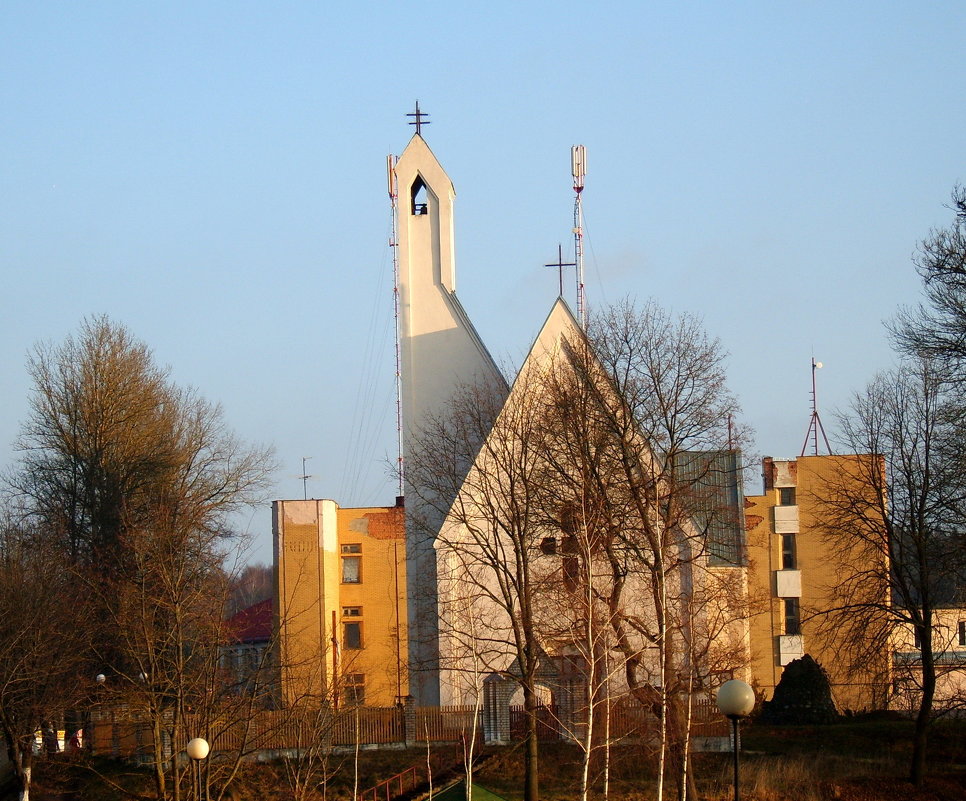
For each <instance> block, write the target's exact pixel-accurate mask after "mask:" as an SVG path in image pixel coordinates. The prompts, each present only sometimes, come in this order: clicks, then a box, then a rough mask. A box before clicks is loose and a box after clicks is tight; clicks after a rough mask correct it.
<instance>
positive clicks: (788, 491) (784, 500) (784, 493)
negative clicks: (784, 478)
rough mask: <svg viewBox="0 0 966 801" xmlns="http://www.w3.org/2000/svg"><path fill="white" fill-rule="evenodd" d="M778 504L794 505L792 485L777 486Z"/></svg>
mask: <svg viewBox="0 0 966 801" xmlns="http://www.w3.org/2000/svg"><path fill="white" fill-rule="evenodd" d="M778 505H779V506H794V505H795V488H794V487H779V488H778Z"/></svg>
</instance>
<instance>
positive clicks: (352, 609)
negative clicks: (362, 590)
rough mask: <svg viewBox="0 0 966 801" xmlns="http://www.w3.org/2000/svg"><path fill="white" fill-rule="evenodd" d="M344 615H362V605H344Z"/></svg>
mask: <svg viewBox="0 0 966 801" xmlns="http://www.w3.org/2000/svg"><path fill="white" fill-rule="evenodd" d="M342 617H362V607H361V606H343V607H342Z"/></svg>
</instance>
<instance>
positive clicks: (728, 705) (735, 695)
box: [718, 679, 755, 801]
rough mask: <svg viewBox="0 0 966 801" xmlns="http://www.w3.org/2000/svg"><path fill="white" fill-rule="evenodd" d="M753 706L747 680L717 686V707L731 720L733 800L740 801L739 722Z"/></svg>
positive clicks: (751, 691)
mask: <svg viewBox="0 0 966 801" xmlns="http://www.w3.org/2000/svg"><path fill="white" fill-rule="evenodd" d="M754 708H755V691H754V690H753V689H752V688H751V685H750V684H748V682H746V681H742V680H741V679H732V680H731V681H726V682H725V683H724V684H722V685H721V686H720V687H719V688H718V709H719V710H721V714H722V715H724V716H725V717H726V718H728V720H730V721H731V726H732V732H733V735H734V736H733V741H734V764H735V801H740V798H741V795H740V794H739V791H738V752H739V751H740V750H741V740H740V739H739V737H740V733H739V723H740V721H741V719H742V718H746V717H748V715H750V714H751V712H752V710H753V709H754Z"/></svg>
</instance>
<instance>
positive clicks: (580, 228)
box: [570, 145, 587, 331]
mask: <svg viewBox="0 0 966 801" xmlns="http://www.w3.org/2000/svg"><path fill="white" fill-rule="evenodd" d="M570 172H571V174H572V175H573V177H574V262H575V263H576V265H577V318H578V319H579V320H580V327H581V328H582V329H583V330H584V331H586V330H587V299H586V298H585V297H584V210H583V205H582V204H581V201H580V199H581V193H582V192H583V191H584V176H585V175H586V174H587V150H586V148H585V147H584V146H583V145H574V146H573V147H571V148H570Z"/></svg>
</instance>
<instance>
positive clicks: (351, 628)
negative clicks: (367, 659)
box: [342, 623, 362, 651]
mask: <svg viewBox="0 0 966 801" xmlns="http://www.w3.org/2000/svg"><path fill="white" fill-rule="evenodd" d="M342 647H343V648H345V649H346V650H347V651H358V650H359V649H360V648H362V624H361V623H343V624H342Z"/></svg>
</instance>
